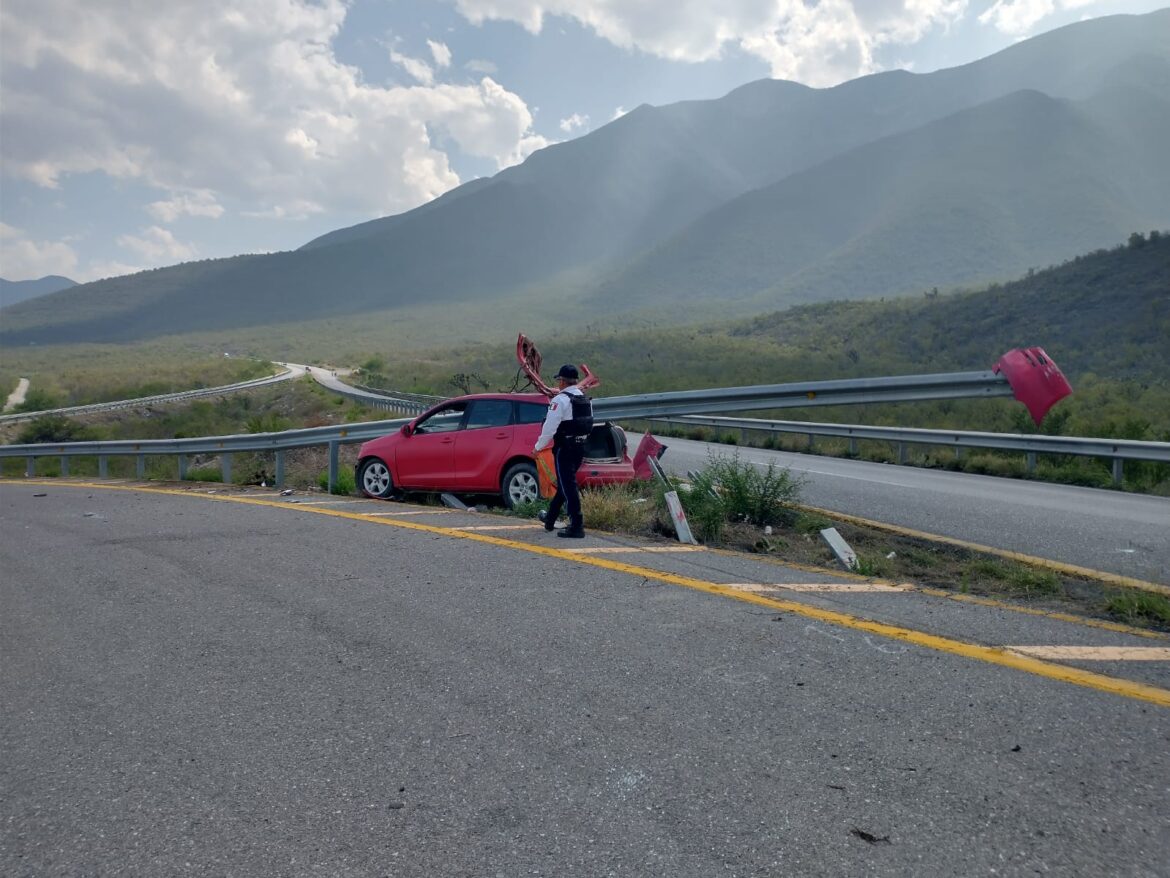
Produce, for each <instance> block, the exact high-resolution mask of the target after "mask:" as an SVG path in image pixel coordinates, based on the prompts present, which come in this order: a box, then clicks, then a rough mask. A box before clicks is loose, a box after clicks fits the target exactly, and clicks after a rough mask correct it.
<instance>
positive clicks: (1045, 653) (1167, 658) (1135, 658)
mask: <svg viewBox="0 0 1170 878" xmlns="http://www.w3.org/2000/svg"><path fill="white" fill-rule="evenodd" d="M1007 648H1008V649H1010V650H1011V651H1012V652H1018V653H1022V654H1023V655H1030V656H1034V657H1036V658H1041V659H1056V660H1057V661H1059V660H1061V659H1063V660H1065V661H1089V662H1170V647H1164V646H1009V647H1007Z"/></svg>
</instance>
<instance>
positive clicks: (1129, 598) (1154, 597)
mask: <svg viewBox="0 0 1170 878" xmlns="http://www.w3.org/2000/svg"><path fill="white" fill-rule="evenodd" d="M1105 612H1107V613H1108V614H1109V615H1111V616H1113V617H1114V618H1116V619H1119V620H1120V621H1122V622H1125V623H1126V624H1127V625H1137V626H1150V627H1155V628H1163V629H1170V599H1167V598H1165V597H1163V596H1162V595H1160V594H1153V593H1151V592H1144V591H1126V592H1116V593H1114V594H1112V595H1110V596H1108V597H1107V599H1106V601H1105Z"/></svg>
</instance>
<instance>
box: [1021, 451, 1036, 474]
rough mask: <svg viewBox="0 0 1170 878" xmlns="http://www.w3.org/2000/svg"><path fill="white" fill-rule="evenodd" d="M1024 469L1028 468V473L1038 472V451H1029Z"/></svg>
mask: <svg viewBox="0 0 1170 878" xmlns="http://www.w3.org/2000/svg"><path fill="white" fill-rule="evenodd" d="M1024 461H1025V463H1024V469H1026V470H1027V472H1028V475H1032V474H1033V473H1035V472H1036V452H1035V451H1029V452H1028V455H1027V457H1025V458H1024Z"/></svg>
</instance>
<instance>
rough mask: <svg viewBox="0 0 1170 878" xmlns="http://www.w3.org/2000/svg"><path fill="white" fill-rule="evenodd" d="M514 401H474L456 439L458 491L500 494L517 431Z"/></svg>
mask: <svg viewBox="0 0 1170 878" xmlns="http://www.w3.org/2000/svg"><path fill="white" fill-rule="evenodd" d="M512 420H513V419H512V400H510V399H473V400H471V402H470V404H469V405H468V411H467V417H466V418H465V419H464V422H463V429H461V430H460V431H459V432H458V433H457V434H456V436H455V487H456V488H457V489H458V490H462V491H497V490H499V487H500V474H501V470H502V469H503V466H504V461H506V460H507V459H508V452H509V450H510V449H511V447H512V436H513V433H514V432H515V427H514V426H513V423H512Z"/></svg>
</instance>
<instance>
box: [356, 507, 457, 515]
mask: <svg viewBox="0 0 1170 878" xmlns="http://www.w3.org/2000/svg"><path fill="white" fill-rule="evenodd" d="M452 512H455V510H454V509H408V510H403V511H402V512H366V513H364V514H365V515H394V516H397V515H450V514H451V513H452Z"/></svg>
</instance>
